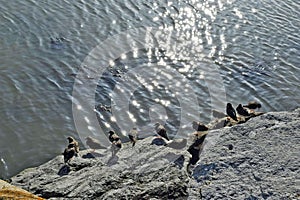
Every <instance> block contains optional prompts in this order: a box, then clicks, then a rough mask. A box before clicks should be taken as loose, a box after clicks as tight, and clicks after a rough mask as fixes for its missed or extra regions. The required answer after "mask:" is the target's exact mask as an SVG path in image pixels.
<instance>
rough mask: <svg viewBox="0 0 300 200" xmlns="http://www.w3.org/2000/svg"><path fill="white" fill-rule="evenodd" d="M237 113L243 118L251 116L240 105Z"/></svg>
mask: <svg viewBox="0 0 300 200" xmlns="http://www.w3.org/2000/svg"><path fill="white" fill-rule="evenodd" d="M236 111H237V113H238V114H239V115H242V116H250V113H249V112H248V111H247V110H246V109H245V108H244V107H243V106H242V104H239V105H238V106H237V107H236Z"/></svg>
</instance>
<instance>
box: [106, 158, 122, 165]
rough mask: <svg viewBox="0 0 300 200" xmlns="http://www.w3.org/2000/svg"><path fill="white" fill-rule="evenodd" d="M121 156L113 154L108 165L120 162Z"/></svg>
mask: <svg viewBox="0 0 300 200" xmlns="http://www.w3.org/2000/svg"><path fill="white" fill-rule="evenodd" d="M118 160H119V157H118V156H112V157H110V159H109V160H108V161H107V165H108V166H113V165H115V164H117V163H118Z"/></svg>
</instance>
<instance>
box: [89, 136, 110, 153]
mask: <svg viewBox="0 0 300 200" xmlns="http://www.w3.org/2000/svg"><path fill="white" fill-rule="evenodd" d="M85 140H86V145H88V146H89V147H90V148H91V149H93V151H95V150H96V149H106V147H104V146H102V145H101V143H100V141H99V140H97V139H95V138H92V137H90V136H88V137H86V138H85Z"/></svg>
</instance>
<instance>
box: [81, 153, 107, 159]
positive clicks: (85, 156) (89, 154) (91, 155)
mask: <svg viewBox="0 0 300 200" xmlns="http://www.w3.org/2000/svg"><path fill="white" fill-rule="evenodd" d="M103 156H104V155H103V154H101V153H97V152H94V153H87V154H85V155H82V158H84V159H90V158H97V157H98V158H99V157H103Z"/></svg>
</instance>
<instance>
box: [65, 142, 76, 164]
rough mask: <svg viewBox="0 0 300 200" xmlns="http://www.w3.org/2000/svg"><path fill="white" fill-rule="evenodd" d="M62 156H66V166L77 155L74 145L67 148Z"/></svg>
mask: <svg viewBox="0 0 300 200" xmlns="http://www.w3.org/2000/svg"><path fill="white" fill-rule="evenodd" d="M62 154H63V155H64V162H65V164H67V163H69V161H70V160H71V159H72V158H73V157H74V156H75V154H76V151H75V146H74V143H71V144H69V145H68V147H67V148H65V150H64V152H63V153H62Z"/></svg>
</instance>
